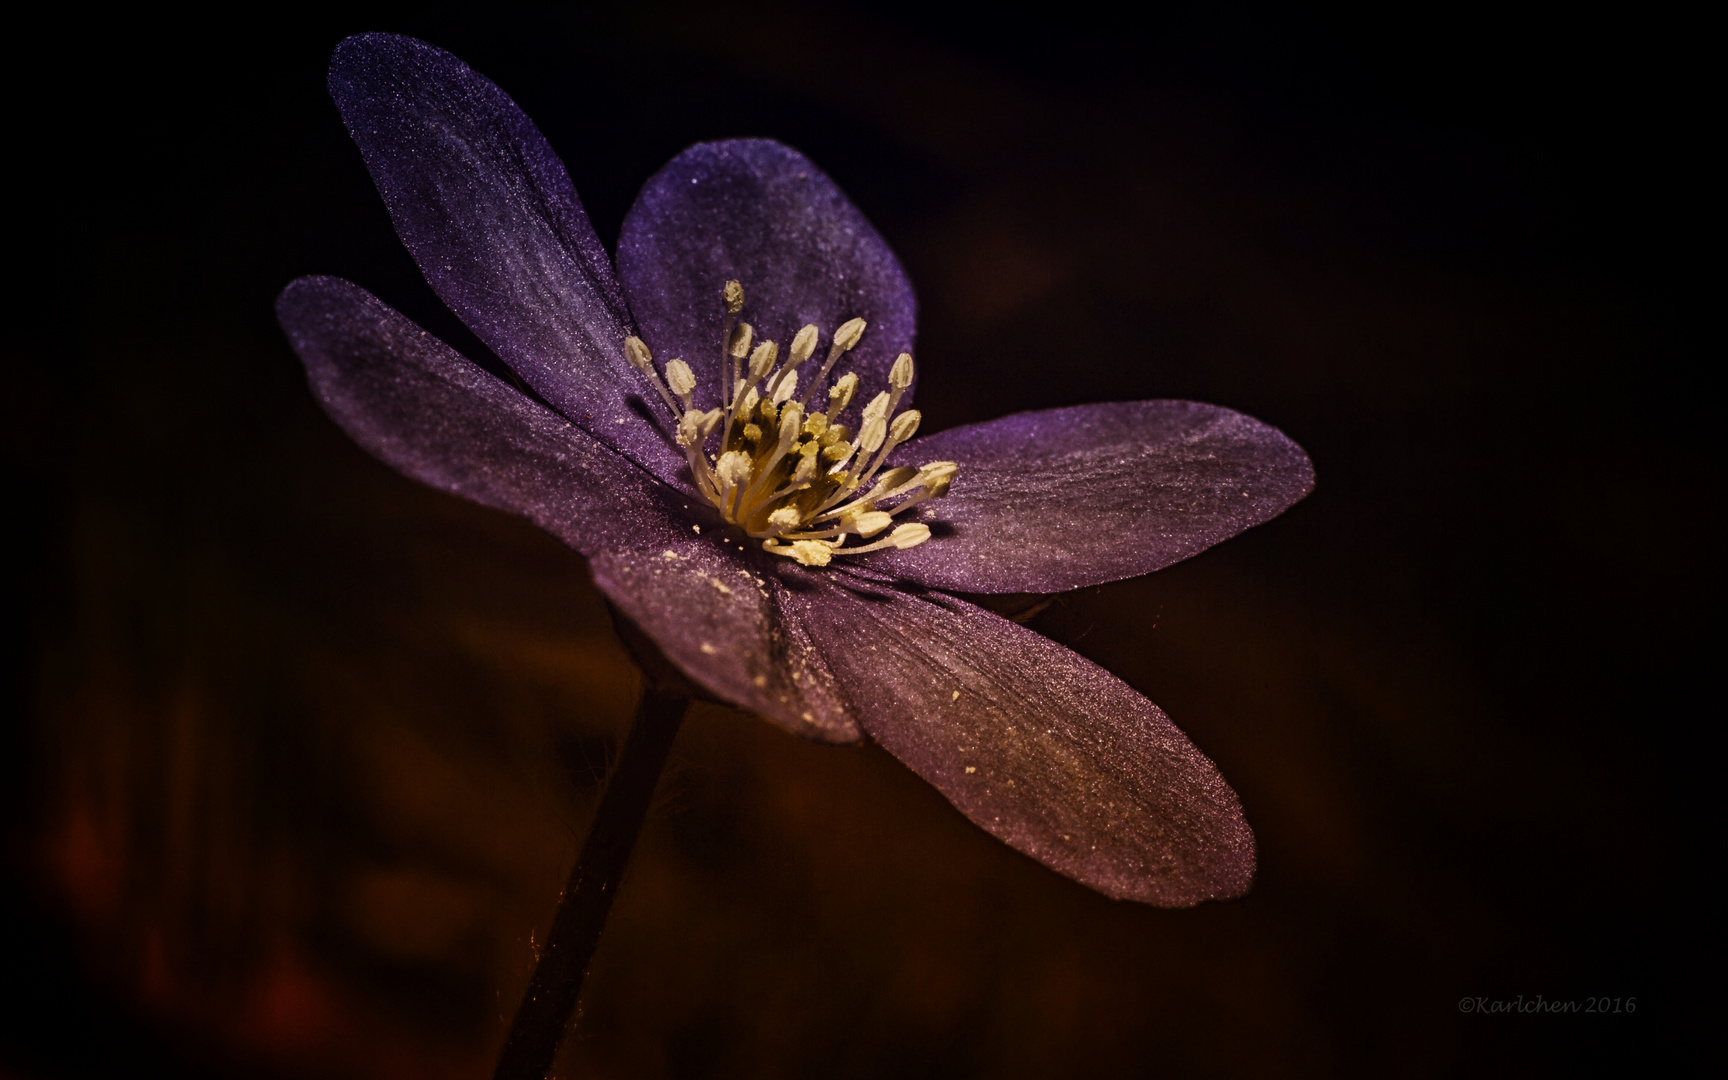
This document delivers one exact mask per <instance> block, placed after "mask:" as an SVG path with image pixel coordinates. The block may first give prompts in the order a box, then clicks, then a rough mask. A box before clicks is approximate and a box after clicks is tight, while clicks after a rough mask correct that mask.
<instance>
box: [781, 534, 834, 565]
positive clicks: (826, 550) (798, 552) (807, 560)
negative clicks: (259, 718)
mask: <svg viewBox="0 0 1728 1080" xmlns="http://www.w3.org/2000/svg"><path fill="white" fill-rule="evenodd" d="M773 551H774V554H776V555H790V556H791V557H792V558H794V559H797V560H798V561H799V562H800V563H803V564H804V565H805V566H827V565H828V563H829V562H830V561H831V560H832V559H833V558H834V549H833V548H831V547H829V546H828V545H827V544H824V543H823V542H822V541H820V540H794V541H792V544H791V546H790V548H775V549H773Z"/></svg>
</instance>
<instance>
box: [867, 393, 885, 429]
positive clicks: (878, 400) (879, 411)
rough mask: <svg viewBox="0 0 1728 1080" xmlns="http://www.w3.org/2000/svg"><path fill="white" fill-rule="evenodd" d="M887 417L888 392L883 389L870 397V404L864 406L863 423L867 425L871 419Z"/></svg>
mask: <svg viewBox="0 0 1728 1080" xmlns="http://www.w3.org/2000/svg"><path fill="white" fill-rule="evenodd" d="M887 418H888V393H887V391H883V392H882V393H880V394H877V395H876V396H875V397H873V398H871V399H870V404H868V405H866V406H864V423H865V424H866V425H868V424H869V423H870V421H872V420H886V419H887Z"/></svg>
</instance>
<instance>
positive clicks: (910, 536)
mask: <svg viewBox="0 0 1728 1080" xmlns="http://www.w3.org/2000/svg"><path fill="white" fill-rule="evenodd" d="M928 539H930V526H928V525H925V524H924V523H923V522H919V521H908V522H907V523H906V524H904V525H902V526H900V527H899V528H897V529H895V530H894V531H893V532H891V533H889V534H888V542H889V543H890V544H892V545H893V546H895V547H897V548H899V549H900V550H901V551H905V550H906V549H907V548H914V547H917V546H918V545H919V544H922V543H923V542H924V541H926V540H928Z"/></svg>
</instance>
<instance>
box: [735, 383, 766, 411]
mask: <svg viewBox="0 0 1728 1080" xmlns="http://www.w3.org/2000/svg"><path fill="white" fill-rule="evenodd" d="M761 400H762V395H761V394H758V393H757V392H756V388H755V387H754V386H752V387H751V388H750V389H748V390H746V391H744V401H743V402H742V403H741V404H740V405H739V406H738V415H739V416H749V415H750V411H751V410H752V409H754V408H755V407H756V403H757V402H758V401H761Z"/></svg>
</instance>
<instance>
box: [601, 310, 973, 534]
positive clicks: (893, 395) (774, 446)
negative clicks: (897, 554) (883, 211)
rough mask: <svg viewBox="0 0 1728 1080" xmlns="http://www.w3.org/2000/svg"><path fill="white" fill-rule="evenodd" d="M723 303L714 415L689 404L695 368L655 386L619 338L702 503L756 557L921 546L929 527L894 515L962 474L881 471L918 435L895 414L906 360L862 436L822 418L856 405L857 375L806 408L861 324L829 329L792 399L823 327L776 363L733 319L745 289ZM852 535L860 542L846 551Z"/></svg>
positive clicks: (908, 414)
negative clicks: (671, 432)
mask: <svg viewBox="0 0 1728 1080" xmlns="http://www.w3.org/2000/svg"><path fill="white" fill-rule="evenodd" d="M720 295H721V299H722V301H723V302H724V303H725V305H726V323H725V329H724V330H723V331H722V333H721V353H720V376H721V385H722V386H728V385H729V386H731V388H732V392H731V394H730V396H729V397H728V398H727V400H726V404H724V405H723V406H721V407H720V408H718V409H710V410H709V411H707V412H702V411H700V410H698V409H696V408H694V407H693V406H692V405H691V398H692V396H693V395H694V392H695V390H696V376H695V375H694V374H693V373H692V372H691V370H690V365H688V364H686V363H685V362H684V361H682V360H671V361H668V362H667V364H666V374H665V379H664V380H662V379H661V376H660V374H659V373H658V372H656V371H655V370H654V361H653V358H652V357H651V356H650V355H649V353H648V346H647V345H645V344H643V343H642V339H641V338H636V337H631V338H626V339H625V341H624V355H625V356H626V357H628V358H629V360H630V363H631V364H632V365H633V366H635V368H636V369H637V370H638V371H640V372H641V373H642V374H643V376H644V377H646V378H647V379H648V381H649V383H650V384H652V385H653V387H654V389H655V390H656V391H657V392H658V393H659V395H660V398H661V400H663V401H664V402H666V407H667V408H669V409H671V410H672V415H673V418H674V419H675V420H677V422H678V436H677V438H678V445H679V446H681V447H683V449H684V455H685V457H686V458H688V459H689V462H690V471H691V473H692V474H693V475H694V476H695V478H696V486H697V488H698V489H700V490H701V492H702V495H703V497H704V498H706V499H707V500H708V501H709V502H711V503H713V504H714V506H715V507H716V508H717V509H718V510H719V511H720V514H721V516H722V517H724V518H725V519H726V520H727V521H729V522H731V523H732V524H734V525H737V526H738V527H739V528H741V529H743V530H744V531H745V532H746V533H748V534H750V535H751V536H754V537H757V538H759V539H760V540H761V541H762V550H764V551H769V552H772V553H774V554H776V555H784V556H786V557H787V558H791V559H796V560H798V561H799V562H800V563H803V564H804V565H805V566H826V565H827V564H828V562H829V560H830V559H831V558H833V557H834V556H835V555H861V554H863V553H864V552H866V551H879V550H881V549H882V548H890V547H892V548H910V547H917V546H918V545H919V544H922V543H923V542H924V541H926V540H928V539H930V526H928V525H925V524H923V523H921V522H915V521H909V522H902V523H901V524H899V525H894V518H895V517H897V516H898V515H900V514H903V513H905V512H906V511H908V510H910V509H912V508H913V507H914V506H917V505H918V504H920V503H922V502H925V501H926V500H928V499H936V498H940V497H941V496H943V495H945V494H947V493H948V485H949V483H950V482H951V481H952V480H953V479H954V474H955V472H956V471H958V466H956V465H955V464H954V463H953V462H952V461H933V462H930V463H929V464H927V465H925V466H923V467H922V468H917V469H913V468H908V467H905V466H902V467H899V468H894V469H888V470H887V471H883V470H882V463H883V462H884V461H886V460H888V455H889V453H891V452H892V451H893V450H894V448H895V447H896V446H899V445H900V444H901V443H903V442H905V441H906V440H907V439H910V438H911V437H912V436H913V434H914V433H915V432H916V431H917V430H918V421H919V420H920V419H921V414H920V413H919V412H918V410H917V409H907V410H905V411H903V412H900V413H898V414H896V412H895V410H896V409H898V408H899V406H900V399H901V397H902V396H904V395H905V393H906V388H907V387H909V386H911V385H912V355H911V354H910V353H901V354H900V356H899V358H898V359H897V360H895V361H894V366H893V368H891V369H890V370H889V372H888V390H887V391H884V392H882V393H880V394H877V395H876V397H875V398H874V399H873V400H872V401H871V402H870V403H869V404H868V405H866V406H864V411H863V417H862V419H861V421H860V424H859V428H858V430H857V432H852V431H850V430H848V429H847V428H846V427H845V426H844V425H841V424H832V423H829V421H828V418H829V417H830V416H839V415H840V413H841V412H842V411H844V410H845V408H846V406H847V405H849V404H851V402H852V395H853V394H855V393H856V392H857V390H858V376H857V374H856V373H853V372H848V373H846V374H845V375H842V376H841V377H840V378H839V379H837V380H835V383H834V386H833V387H832V388H831V389H830V390H829V391H828V411H827V412H809V411H808V408H807V405H808V402H809V399H810V395H811V392H812V391H813V390H814V389H815V388H816V387H817V386H820V385H821V384H822V380H823V379H825V378H827V377H828V373H829V372H830V371H832V370H833V368H834V365H835V364H836V363H838V362H839V360H840V358H841V357H842V356H844V355H845V354H846V353H848V352H850V351H851V350H852V348H853V346H855V345H857V344H858V341H859V339H860V338H862V337H863V336H864V326H865V324H864V320H863V319H852V320H851V321H849V322H846V323H842V324H841V326H840V328H839V329H837V330H835V331H834V337H833V339H832V340H831V342H830V344H829V347H828V358H827V359H826V360H825V361H824V362H823V363H822V366H821V370H819V371H818V372H817V373H816V377H815V378H813V379H811V380H810V381H809V383H808V384H807V388H806V389H805V391H804V392H803V394H799V393H798V366H799V365H800V364H803V363H804V362H805V361H806V360H809V359H810V358H811V357H812V356H814V355H815V353H816V346H817V344H818V341H819V339H820V337H821V330H820V329H818V328H817V327H816V326H814V325H812V326H806V327H804V329H802V330H800V331H798V333H797V334H796V335H794V336H793V338H792V347H791V348H790V349H788V350H787V353H786V358H785V360H784V362H782V361H781V360H780V346H779V345H777V344H775V343H774V342H772V341H764V342H762V343H761V344H758V345H755V346H754V347H752V339H753V337H754V332H753V331H752V329H751V327H750V324H749V323H747V322H740V321H739V320H738V313H739V312H740V311H742V310H743V309H744V288H743V286H742V285H740V284H739V283H738V282H736V281H728V282H727V283H726V287H725V288H724V289H722V290H721V294H720ZM722 396H723V397H724V396H726V395H722ZM680 406H682V407H680ZM716 436H718V437H717V438H716ZM711 444H712V445H711ZM860 493H862V494H860ZM890 525H894V528H893V531H891V532H889V533H888V534H887V535H886V536H884V537H882V538H881V539H879V540H875V541H874V542H869V543H865V542H863V541H867V540H869V539H870V538H871V537H874V536H876V535H877V534H879V533H882V532H883V531H884V530H886V529H888V527H889V526H890ZM853 537H856V538H857V539H858V540H859V541H860V542H859V543H856V544H852V545H851V546H848V542H849V541H851V540H852V538H853Z"/></svg>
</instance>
